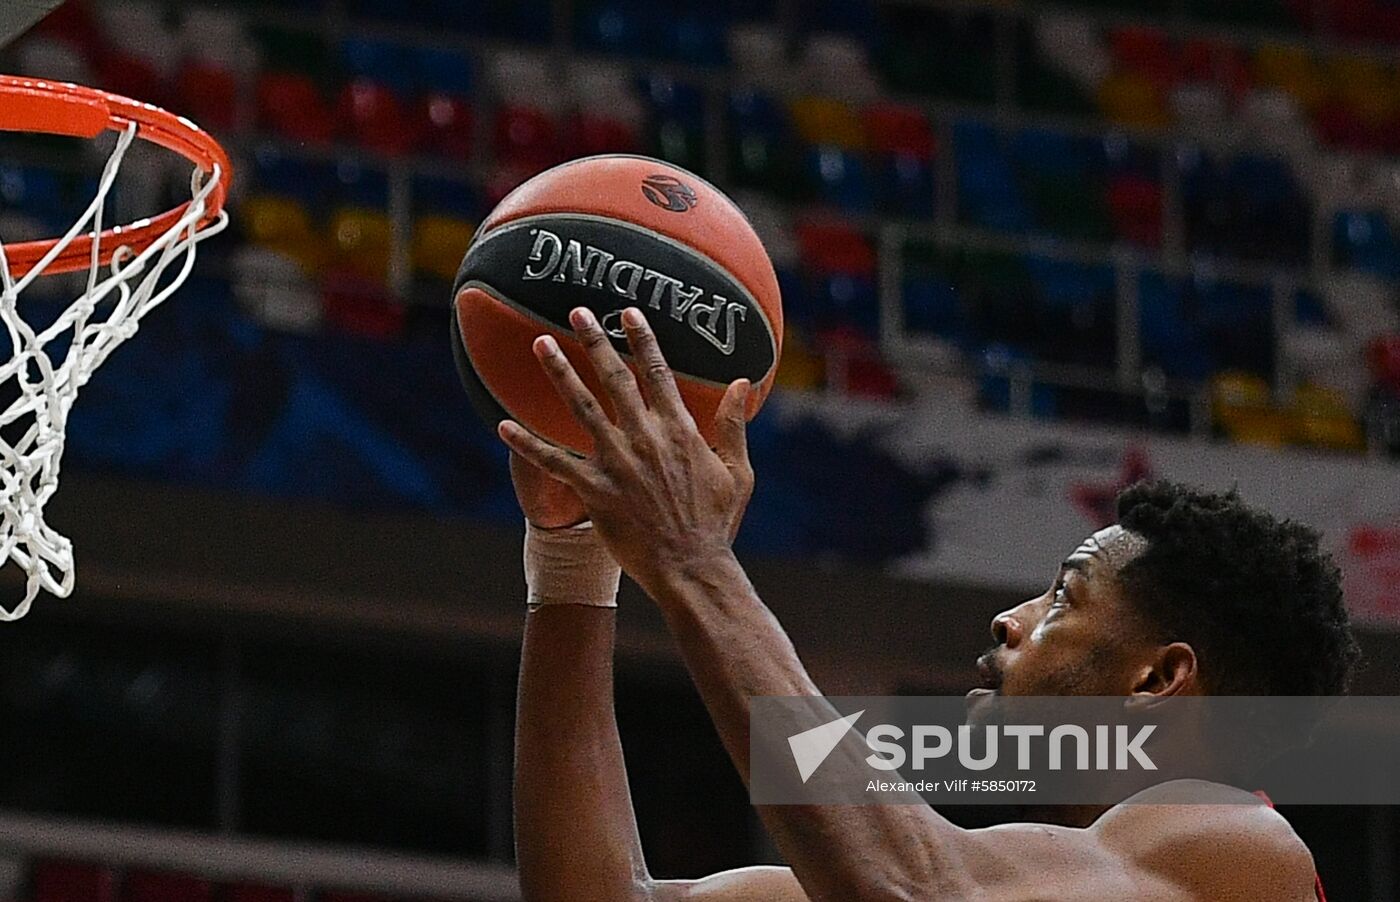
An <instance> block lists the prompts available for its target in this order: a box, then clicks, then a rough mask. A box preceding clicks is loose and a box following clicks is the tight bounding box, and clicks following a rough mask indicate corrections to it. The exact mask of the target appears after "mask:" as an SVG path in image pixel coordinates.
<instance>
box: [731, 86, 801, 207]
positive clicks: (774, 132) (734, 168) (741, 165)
mask: <svg viewBox="0 0 1400 902" xmlns="http://www.w3.org/2000/svg"><path fill="white" fill-rule="evenodd" d="M728 106H729V109H728V113H729V122H728V125H729V127H728V129H727V130H726V131H727V133H728V138H729V142H728V143H729V147H728V153H729V171H730V175H731V178H733V180H734V182H735V184H736V185H738V186H740V187H743V188H760V189H764V190H767V191H770V192H772V193H774V194H777V195H779V196H780V197H785V198H787V199H790V200H793V199H797V198H798V197H800V196H801V195H802V194H803V191H802V186H801V184H800V182H801V179H800V178H799V177H798V174H797V166H796V164H795V163H794V161H793V154H794V152H795V147H794V145H795V143H796V142H795V141H793V139H792V136H791V128H790V124H789V120H788V113H787V110H786V108H785V107H783V106H782V105H781V104H780V103H778V101H777V100H775V99H774V98H773V97H771V96H769V95H768V94H764V93H762V92H760V91H756V90H752V89H741V90H737V91H734V92H733V93H731V94H730V95H729V105H728Z"/></svg>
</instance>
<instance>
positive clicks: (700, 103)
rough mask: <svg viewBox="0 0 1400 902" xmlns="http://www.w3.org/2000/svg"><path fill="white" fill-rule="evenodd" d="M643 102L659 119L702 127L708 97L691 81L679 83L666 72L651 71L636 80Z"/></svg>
mask: <svg viewBox="0 0 1400 902" xmlns="http://www.w3.org/2000/svg"><path fill="white" fill-rule="evenodd" d="M637 87H638V89H639V90H640V91H641V94H642V99H643V100H644V101H645V102H646V104H647V106H648V107H649V108H650V109H651V111H652V113H653V114H654V115H655V116H657V117H658V118H662V119H675V120H678V121H680V122H682V123H684V124H686V125H688V126H695V127H700V126H703V125H704V121H705V97H704V95H703V94H702V93H701V91H700V89H699V88H697V87H696V86H695V85H692V84H690V83H689V82H684V81H677V80H676V79H675V78H672V77H671V76H670V75H667V74H665V73H664V72H651V73H647V74H645V75H643V76H641V77H640V78H639V79H638V80H637Z"/></svg>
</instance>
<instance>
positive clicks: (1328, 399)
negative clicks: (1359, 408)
mask: <svg viewBox="0 0 1400 902" xmlns="http://www.w3.org/2000/svg"><path fill="white" fill-rule="evenodd" d="M1291 413H1292V422H1293V428H1294V430H1295V433H1294V441H1296V442H1298V443H1299V444H1303V445H1308V446H1309V447H1313V448H1325V449H1327V450H1330V451H1353V452H1355V451H1362V450H1364V449H1365V447H1366V436H1365V434H1364V433H1363V432H1362V431H1361V424H1360V423H1358V422H1357V419H1356V417H1355V416H1354V415H1353V414H1352V412H1351V410H1350V408H1349V407H1348V406H1347V403H1346V400H1345V399H1344V398H1343V397H1342V396H1341V394H1340V393H1338V392H1337V391H1335V390H1333V389H1330V388H1324V387H1322V386H1318V385H1309V384H1304V385H1300V386H1299V387H1298V389H1297V390H1296V391H1295V392H1294V394H1293V404H1292V410H1291Z"/></svg>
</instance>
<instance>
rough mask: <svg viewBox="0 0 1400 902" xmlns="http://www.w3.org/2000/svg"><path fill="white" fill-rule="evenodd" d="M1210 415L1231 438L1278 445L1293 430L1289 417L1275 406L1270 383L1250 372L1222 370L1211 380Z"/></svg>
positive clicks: (1250, 443)
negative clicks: (1222, 371)
mask: <svg viewBox="0 0 1400 902" xmlns="http://www.w3.org/2000/svg"><path fill="white" fill-rule="evenodd" d="M1211 415H1212V417H1213V418H1214V420H1215V424H1216V425H1217V426H1219V427H1220V429H1221V431H1223V432H1224V433H1225V434H1226V435H1227V436H1229V438H1230V439H1231V440H1232V441H1236V442H1241V443H1243V444H1248V445H1268V446H1270V447H1279V446H1282V445H1286V444H1288V438H1289V436H1290V434H1291V432H1292V430H1291V428H1290V425H1289V417H1288V415H1287V413H1285V412H1284V411H1280V410H1277V409H1275V407H1274V399H1273V390H1272V389H1271V388H1270V387H1269V383H1268V382H1267V381H1265V380H1264V379H1262V378H1260V377H1259V376H1256V375H1254V374H1253V373H1241V372H1233V371H1231V372H1224V373H1220V374H1219V375H1217V376H1216V377H1215V378H1213V379H1212V380H1211Z"/></svg>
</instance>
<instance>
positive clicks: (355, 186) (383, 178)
mask: <svg viewBox="0 0 1400 902" xmlns="http://www.w3.org/2000/svg"><path fill="white" fill-rule="evenodd" d="M335 177H336V183H337V189H336V190H337V197H336V200H337V201H338V202H339V203H340V204H342V205H345V206H352V207H366V208H369V209H373V210H385V209H388V207H389V175H388V173H386V172H385V171H384V170H382V169H374V168H371V167H368V166H364V165H361V164H360V163H359V162H358V161H355V160H351V159H342V160H340V161H339V162H338V163H337V164H336V167H335Z"/></svg>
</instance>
